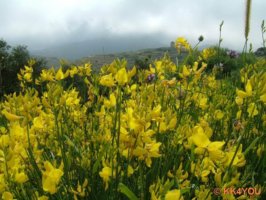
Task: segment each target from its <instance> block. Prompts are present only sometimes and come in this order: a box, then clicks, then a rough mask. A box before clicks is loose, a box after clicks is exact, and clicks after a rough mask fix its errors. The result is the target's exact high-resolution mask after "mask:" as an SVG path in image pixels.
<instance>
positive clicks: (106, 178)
mask: <svg viewBox="0 0 266 200" xmlns="http://www.w3.org/2000/svg"><path fill="white" fill-rule="evenodd" d="M99 174H100V177H102V179H103V181H104V183H105V190H107V188H108V182H109V180H110V176H111V175H112V169H111V168H110V167H104V168H103V169H102V171H100V172H99Z"/></svg>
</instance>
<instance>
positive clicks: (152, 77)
mask: <svg viewBox="0 0 266 200" xmlns="http://www.w3.org/2000/svg"><path fill="white" fill-rule="evenodd" d="M154 79H155V74H150V75H149V76H148V77H147V81H148V82H152V81H153V80H154Z"/></svg>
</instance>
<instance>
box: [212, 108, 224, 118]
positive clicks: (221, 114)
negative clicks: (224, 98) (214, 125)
mask: <svg viewBox="0 0 266 200" xmlns="http://www.w3.org/2000/svg"><path fill="white" fill-rule="evenodd" d="M214 117H215V119H217V120H220V119H222V118H223V117H224V113H223V112H222V111H221V110H215V112H214Z"/></svg>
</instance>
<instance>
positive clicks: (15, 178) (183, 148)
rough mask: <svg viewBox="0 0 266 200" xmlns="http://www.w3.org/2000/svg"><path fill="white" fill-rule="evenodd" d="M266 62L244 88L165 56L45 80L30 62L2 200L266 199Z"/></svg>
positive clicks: (6, 141) (0, 187) (9, 122)
mask: <svg viewBox="0 0 266 200" xmlns="http://www.w3.org/2000/svg"><path fill="white" fill-rule="evenodd" d="M176 46H177V48H180V47H181V46H182V48H190V45H189V44H188V43H187V41H186V40H184V39H178V40H177V44H176ZM190 50H191V49H190ZM265 65H266V60H265V59H260V60H258V61H257V62H256V63H255V64H253V65H246V66H244V67H243V68H242V69H241V71H240V77H241V80H240V81H239V82H240V84H239V85H234V84H233V82H231V79H226V78H225V79H219V80H217V79H216V78H215V77H216V72H215V70H214V71H212V72H211V73H205V71H206V69H207V68H208V66H207V64H205V63H204V62H202V60H200V61H199V62H194V63H193V65H187V64H186V63H185V64H182V65H178V66H177V65H176V64H175V63H173V62H172V61H171V60H169V58H168V57H167V56H166V57H163V58H162V59H160V60H156V61H154V63H153V64H152V65H150V67H149V69H145V70H140V69H139V70H137V69H136V68H135V67H133V68H131V69H128V68H127V63H126V61H125V60H115V61H114V62H112V63H111V64H110V65H106V66H103V67H102V68H101V71H100V73H99V74H94V73H92V70H91V65H90V64H85V65H82V66H72V67H70V68H69V69H68V70H66V71H63V70H62V68H59V69H58V70H57V71H55V70H54V69H53V68H51V69H45V70H42V72H41V74H40V76H39V77H37V78H36V79H35V80H33V79H32V71H33V70H32V66H31V64H30V63H29V66H25V68H24V69H23V70H21V72H20V74H19V75H18V77H19V79H20V86H21V92H20V93H19V94H11V95H8V96H6V97H5V100H4V101H3V102H1V103H0V110H1V114H0V166H1V167H0V194H1V197H2V199H4V200H11V199H19V200H20V199H22V200H23V199H25V200H31V199H32V200H48V199H50V200H53V199H54V200H55V199H56V200H57V199H59V200H65V199H66V200H67V199H131V200H135V199H142V200H143V199H152V200H159V199H160V200H163V199H166V200H173V199H177V200H181V199H199V200H202V199H250V198H251V197H250V196H251V195H253V198H257V199H260V198H262V199H263V192H265V180H266V176H265V171H266V156H265V146H266V144H265V141H266V137H265V135H266V133H265V130H266V114H265V113H266V112H265V105H266V72H265ZM77 78H78V80H79V82H81V84H82V86H83V87H80V88H79V89H77V88H76V87H75V84H71V80H75V79H77ZM66 80H67V82H66ZM217 188H218V189H220V190H219V191H221V192H220V193H219V194H217ZM228 188H236V189H235V190H232V191H231V192H230V191H229V192H228ZM237 188H239V189H237ZM241 188H251V189H253V190H252V192H250V191H249V192H247V190H245V192H244V190H240V189H241ZM214 189H216V190H215V193H214ZM264 197H265V196H264Z"/></svg>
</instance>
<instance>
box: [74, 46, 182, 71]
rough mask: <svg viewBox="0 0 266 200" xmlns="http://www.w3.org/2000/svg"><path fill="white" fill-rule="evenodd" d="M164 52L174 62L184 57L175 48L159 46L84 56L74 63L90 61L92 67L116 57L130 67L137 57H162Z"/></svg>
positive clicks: (97, 66) (107, 62)
mask: <svg viewBox="0 0 266 200" xmlns="http://www.w3.org/2000/svg"><path fill="white" fill-rule="evenodd" d="M165 53H168V55H169V56H170V58H171V59H172V61H174V62H176V59H177V58H178V59H182V58H183V57H184V53H182V54H181V55H178V54H177V51H176V49H175V48H170V47H160V48H154V49H142V50H138V51H127V52H122V53H112V54H105V55H95V56H90V57H84V58H82V59H80V60H76V61H75V62H74V63H76V64H81V63H85V62H91V63H92V66H93V67H94V68H99V67H101V66H103V65H105V64H110V63H111V62H112V61H113V60H114V59H116V58H119V59H123V58H125V59H126V60H127V63H128V67H132V66H133V65H134V64H135V62H136V60H137V59H139V60H141V59H146V58H148V59H149V60H155V59H159V58H161V57H163V56H164V54H165Z"/></svg>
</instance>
